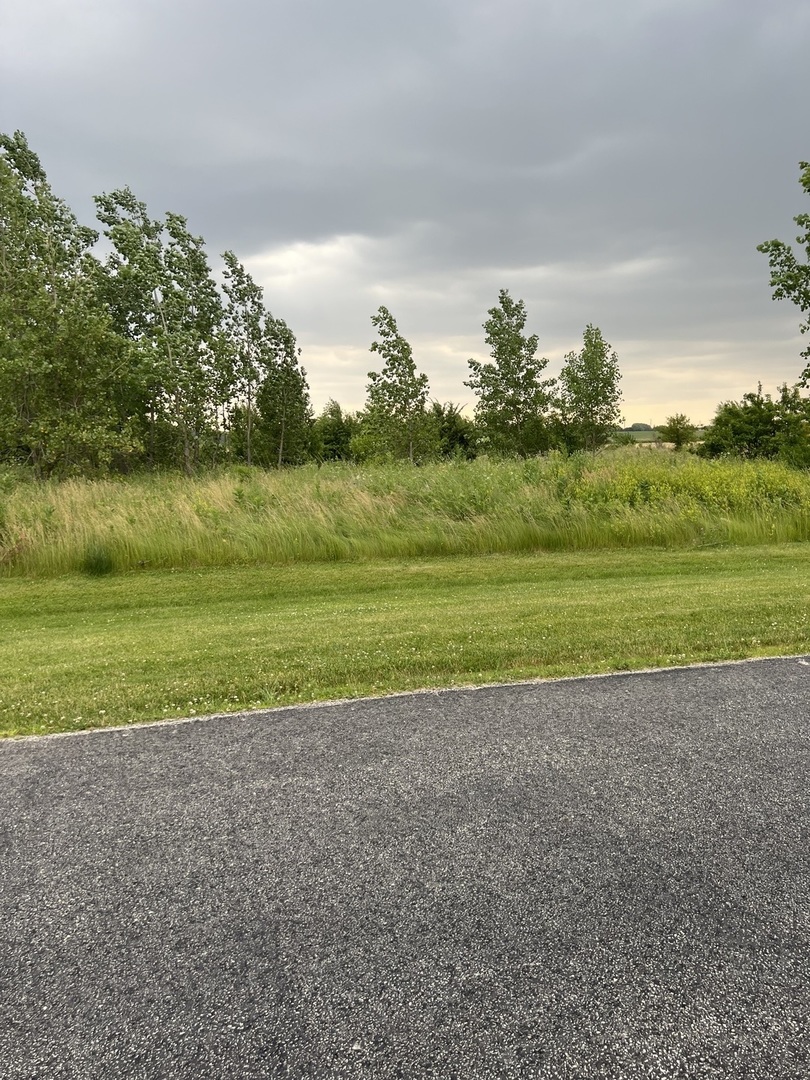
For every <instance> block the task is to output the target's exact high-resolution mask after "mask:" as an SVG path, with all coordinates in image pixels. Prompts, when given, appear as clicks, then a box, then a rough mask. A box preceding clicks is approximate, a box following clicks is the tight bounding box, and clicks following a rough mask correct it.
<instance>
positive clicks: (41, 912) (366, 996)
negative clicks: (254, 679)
mask: <svg viewBox="0 0 810 1080" xmlns="http://www.w3.org/2000/svg"><path fill="white" fill-rule="evenodd" d="M809 706H810V660H808V658H800V657H791V658H783V659H778V660H761V661H752V662H750V663H745V664H731V665H718V666H711V667H696V668H685V669H677V670H665V671H656V672H645V673H632V674H621V675H615V676H610V677H603V678H589V679H571V680H562V681H558V682H547V683H524V684H519V685H514V686H502V687H486V688H477V689H471V690H447V691H437V692H430V693H422V694H411V695H401V696H396V697H392V698H385V699H376V700H371V699H369V700H364V701H356V702H345V703H336V704H330V705H319V706H311V707H307V708H289V709H280V710H274V711H272V712H266V713H254V714H244V715H236V716H232V717H227V718H218V719H216V720H207V721H197V722H189V723H169V724H160V725H153V726H145V727H139V728H130V729H116V730H109V729H108V730H103V731H98V732H86V733H82V734H77V735H71V736H65V737H51V738H42V739H26V740H6V741H5V742H3V743H2V744H0V927H1V928H2V932H0V1075H2V1076H3V1077H5V1078H8V1080H23V1078H25V1080H34V1078H36V1080H39V1078H42V1080H46V1078H47V1080H61V1078H65V1080H67V1078H70V1080H73V1078H76V1080H79V1078H81V1080H95V1078H98V1080H101V1078H104V1080H117V1078H119V1077H120V1078H122V1080H123V1078H127V1080H137V1078H144V1080H152V1078H162V1077H172V1078H183V1080H185V1078H189V1080H191V1078H196V1077H221V1078H234V1080H236V1078H248V1077H250V1078H254V1077H255V1078H259V1077H279V1078H282V1077H284V1078H298V1077H313V1078H314V1077H318V1078H333V1077H334V1078H338V1077H350V1078H375V1080H378V1078H379V1080H385V1078H388V1077H391V1078H394V1077H397V1078H411V1077H413V1078H416V1077H420V1078H421V1077H430V1078H433V1077H435V1078H437V1080H438V1078H440V1077H441V1078H442V1080H446V1078H450V1077H458V1078H467V1080H475V1078H490V1077H491V1078H500V1077H519V1078H529V1077H537V1078H544V1077H548V1078H552V1077H582V1078H590V1077H605V1078H610V1080H620V1078H623V1077H627V1078H659V1077H660V1078H668V1077H692V1076H694V1077H701V1078H710V1077H723V1078H728V1077H732V1078H736V1077H739V1078H747V1077H751V1078H754V1077H762V1076H767V1077H769V1080H778V1078H783V1077H784V1078H799V1077H803V1076H806V1075H810V1021H809V1020H808V1017H809V1016H810V845H809V843H808V841H809V840H810V784H809V783H808V781H809V780H810V724H809V722H808V714H809V713H810V708H809Z"/></svg>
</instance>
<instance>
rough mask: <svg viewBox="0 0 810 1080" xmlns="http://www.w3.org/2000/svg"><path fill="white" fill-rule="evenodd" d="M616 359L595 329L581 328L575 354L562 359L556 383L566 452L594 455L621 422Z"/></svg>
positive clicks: (596, 328)
mask: <svg viewBox="0 0 810 1080" xmlns="http://www.w3.org/2000/svg"><path fill="white" fill-rule="evenodd" d="M620 380H621V373H620V372H619V359H618V357H617V356H616V353H615V352H613V350H612V349H611V347H610V345H609V344H608V342H607V341H605V339H604V338H603V337H602V332H601V330H600V329H599V327H598V326H592V325H591V324H590V323H589V324H588V325H587V326H586V327H585V332H584V334H583V345H582V349H581V350H580V351H579V352H570V353H568V354H567V355H566V357H565V363H564V364H563V368H562V371H561V372H560V380H559V396H558V398H557V404H558V408H559V410H560V421H561V428H562V438H563V441H564V442H565V444H566V446H567V448H568V449H569V450H589V451H590V452H591V453H596V451H597V450H598V449H599V447H600V446H604V445H605V443H607V442H608V441H609V439H610V437H611V434H612V433H613V431H614V429H615V428H616V425H617V424H618V423H619V422H620V420H621V414H620V411H619V405H620V404H621V400H622V394H621V390H620V389H619V382H620Z"/></svg>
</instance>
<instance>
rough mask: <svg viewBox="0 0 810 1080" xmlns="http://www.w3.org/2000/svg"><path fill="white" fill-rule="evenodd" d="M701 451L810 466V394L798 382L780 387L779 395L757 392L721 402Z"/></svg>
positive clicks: (704, 437)
mask: <svg viewBox="0 0 810 1080" xmlns="http://www.w3.org/2000/svg"><path fill="white" fill-rule="evenodd" d="M698 453H699V454H701V455H702V456H704V457H719V456H721V455H723V454H733V455H736V456H739V457H747V458H779V459H780V460H781V461H784V462H786V463H787V464H790V465H795V466H799V467H803V468H808V467H810V398H807V397H802V395H801V394H800V392H799V387H798V386H793V387H788V386H787V385H784V386H781V387H780V388H779V397H778V398H777V400H775V401H774V400H773V398H772V397H771V395H770V394H765V395H763V393H762V386H761V385H760V386H759V387H758V388H757V392H756V393H748V394H744V395H743V399H742V401H726V402H724V403H723V404H722V405H720V406H718V409H717V413H716V415H715V418H714V420H713V422H712V423H711V425H710V426H709V427H708V428H707V429H706V431H705V432H704V436H703V443H702V445H701V446H700V447H699V448H698Z"/></svg>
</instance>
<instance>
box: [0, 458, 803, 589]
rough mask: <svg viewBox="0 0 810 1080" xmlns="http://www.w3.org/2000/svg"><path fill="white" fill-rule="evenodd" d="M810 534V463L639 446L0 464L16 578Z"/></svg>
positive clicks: (3, 535)
mask: <svg viewBox="0 0 810 1080" xmlns="http://www.w3.org/2000/svg"><path fill="white" fill-rule="evenodd" d="M808 538H810V473H807V472H799V471H796V470H793V469H790V468H788V467H786V466H782V465H778V464H776V463H773V462H763V461H759V462H744V461H703V460H701V459H699V458H696V457H694V456H693V455H691V454H673V453H671V452H668V451H656V450H641V449H635V448H632V447H628V448H624V449H622V450H616V451H611V452H605V453H602V454H598V455H596V456H595V457H591V456H589V455H578V456H576V457H572V458H565V457H562V456H558V455H551V456H549V457H547V458H543V459H532V460H529V461H496V460H487V459H485V458H482V459H479V460H477V461H473V462H462V463H448V464H436V465H429V466H425V467H423V468H413V467H409V466H408V465H403V464H399V465H391V466H363V467H362V468H360V467H358V466H353V465H344V464H332V465H325V466H323V467H322V468H317V467H315V466H308V467H305V468H301V469H292V470H285V471H281V472H263V471H261V470H258V469H246V468H236V469H231V470H227V471H221V472H217V473H211V474H207V475H203V476H201V477H199V478H198V479H194V480H189V479H187V478H185V477H182V476H178V475H167V476H145V477H135V478H131V479H125V480H105V481H98V482H92V481H87V480H76V481H68V482H64V483H61V484H57V483H49V484H41V485H37V484H31V483H28V484H21V483H19V482H18V481H17V480H16V479H15V477H14V476H12V475H10V474H2V473H0V574H2V575H5V576H10V577H19V576H21V577H54V576H59V575H63V574H74V573H85V574H89V575H93V574H96V575H101V574H105V573H120V572H125V571H130V570H141V571H148V570H159V569H172V568H184V569H195V568H203V567H224V566H263V565H283V564H291V563H301V562H305V563H318V562H335V561H353V560H358V559H385V558H392V559H410V558H425V557H432V556H441V555H467V556H475V555H480V554H493V553H498V552H500V553H507V552H512V553H518V552H526V551H584V550H598V549H608V548H633V547H637V546H657V547H661V548H678V547H683V548H688V547H700V546H705V545H712V544H725V543H733V544H763V543H770V542H790V541H795V540H806V539H808Z"/></svg>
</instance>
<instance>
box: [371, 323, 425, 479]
mask: <svg viewBox="0 0 810 1080" xmlns="http://www.w3.org/2000/svg"><path fill="white" fill-rule="evenodd" d="M371 322H372V325H373V326H374V328H375V329H376V331H377V334H378V337H379V340H378V341H375V342H373V343H372V345H371V352H375V353H379V354H380V356H381V357H382V358H383V360H384V361H385V362H384V364H383V368H382V371H379V372H377V371H370V372H369V373H368V378H369V382H368V386H367V388H366V392H367V399H366V410H365V411H366V425H367V431H369V432H371V434H372V435H373V437H374V438H375V439H376V441H377V442H378V444H379V447H380V449H383V448H384V450H385V451H387V452H388V453H391V454H392V455H393V456H394V457H407V458H408V460H409V461H410V462H411V463H412V464H413V462H414V460H415V458H416V456H417V454H418V455H419V456H424V454H425V452H426V449H427V446H426V444H427V443H428V442H429V441H430V440H429V428H430V425H429V423H428V418H427V413H426V409H425V406H426V404H427V399H428V377H427V375H425V374H420V373H417V370H416V364H415V363H414V359H413V354H412V351H411V346H410V345H409V344H408V342H407V341H406V340H405V338H404V337H402V335H401V334H400V333H399V330H398V329H397V324H396V320H395V319H394V316H393V315H392V314H391V312H390V311H389V310H388V308H386V307H380V308H379V309H378V310H377V313H376V315H372V316H371Z"/></svg>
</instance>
